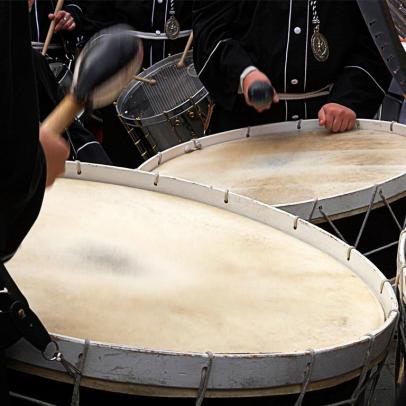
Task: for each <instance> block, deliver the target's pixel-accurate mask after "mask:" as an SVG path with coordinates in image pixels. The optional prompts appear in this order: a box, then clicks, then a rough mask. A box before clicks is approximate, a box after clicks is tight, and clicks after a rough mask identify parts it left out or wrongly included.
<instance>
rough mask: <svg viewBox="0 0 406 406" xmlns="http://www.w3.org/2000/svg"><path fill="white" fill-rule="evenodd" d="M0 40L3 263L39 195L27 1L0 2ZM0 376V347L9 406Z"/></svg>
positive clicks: (0, 397)
mask: <svg viewBox="0 0 406 406" xmlns="http://www.w3.org/2000/svg"><path fill="white" fill-rule="evenodd" d="M0 35H1V38H2V40H3V42H4V43H3V46H2V55H1V58H0V87H1V92H0V111H1V114H2V116H1V127H0V261H2V262H3V261H5V260H7V259H9V257H10V256H11V255H12V254H13V253H14V251H15V250H16V249H17V248H18V246H19V244H20V243H21V241H22V239H23V238H24V237H25V235H26V234H27V232H28V231H29V229H30V228H31V226H32V224H33V223H34V221H35V219H36V217H37V215H38V212H39V210H40V207H41V204H42V198H43V194H44V190H45V159H44V156H43V153H42V149H41V147H40V144H39V139H38V122H39V120H38V108H37V98H36V92H35V85H34V72H33V66H32V59H31V44H30V32H29V22H28V7H27V0H10V1H5V0H3V1H0ZM0 271H1V272H3V271H2V270H1V269H0ZM2 288H3V286H1V284H0V289H2ZM2 299H3V298H2ZM5 303H7V302H6V301H5ZM2 304H3V302H2ZM0 331H1V334H2V337H3V336H4V334H5V331H4V326H0ZM6 335H7V334H6ZM5 371H6V369H5V359H4V352H3V348H1V346H0V404H1V405H2V406H7V405H8V404H9V400H8V387H7V379H6V373H5Z"/></svg>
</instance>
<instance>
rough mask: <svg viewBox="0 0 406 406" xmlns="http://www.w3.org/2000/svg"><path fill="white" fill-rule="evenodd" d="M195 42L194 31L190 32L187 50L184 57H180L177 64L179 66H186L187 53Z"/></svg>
mask: <svg viewBox="0 0 406 406" xmlns="http://www.w3.org/2000/svg"><path fill="white" fill-rule="evenodd" d="M192 44H193V31H192V32H191V33H190V35H189V38H188V40H187V43H186V46H185V50H184V51H183V54H182V57H181V58H180V60H179V62H178V64H177V65H176V67H177V68H184V67H185V59H186V55H187V53H188V52H189V50H190V48H191V46H192Z"/></svg>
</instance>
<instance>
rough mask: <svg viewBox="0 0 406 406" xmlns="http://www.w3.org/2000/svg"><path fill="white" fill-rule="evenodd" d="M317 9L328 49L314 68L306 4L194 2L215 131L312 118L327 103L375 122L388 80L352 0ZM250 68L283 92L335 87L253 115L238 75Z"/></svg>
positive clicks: (322, 3) (322, 0) (199, 58)
mask: <svg viewBox="0 0 406 406" xmlns="http://www.w3.org/2000/svg"><path fill="white" fill-rule="evenodd" d="M317 11H318V16H319V19H320V32H321V33H322V34H323V35H324V36H325V37H326V38H327V40H328V44H329V50H330V54H329V58H328V59H327V61H325V62H318V61H317V60H316V59H315V57H314V56H313V53H312V50H311V47H310V38H311V36H312V33H313V25H312V8H311V6H310V1H306V0H283V1H282V0H279V1H278V0H275V1H266V0H255V1H254V0H252V1H236V0H233V1H222V0H214V1H205V0H200V1H195V3H194V10H193V17H194V21H193V30H194V35H195V43H194V58H195V65H196V68H197V71H198V72H199V76H200V79H201V81H202V82H203V84H204V85H205V86H206V88H207V89H208V91H209V92H210V93H211V95H212V96H213V98H214V100H215V103H216V107H215V113H214V115H213V123H212V128H213V129H214V130H215V131H220V130H228V129H231V128H238V127H245V126H249V125H256V124H264V123H270V122H278V121H287V120H297V119H306V118H316V117H317V113H318V110H319V109H320V107H321V106H322V105H323V104H325V103H329V102H333V103H339V104H341V105H344V106H346V107H349V108H350V109H352V110H354V111H355V113H356V114H357V117H359V118H372V117H373V116H374V114H375V113H376V111H377V110H378V107H379V105H380V103H381V101H382V98H383V96H384V94H385V92H386V89H387V87H388V85H389V81H390V74H389V72H388V70H387V68H386V67H385V65H384V63H383V61H382V59H381V57H380V55H379V53H378V50H377V49H376V47H375V45H374V42H373V40H372V38H371V36H370V34H369V32H368V29H367V27H366V25H365V23H364V20H363V18H362V15H361V13H360V11H359V9H358V6H357V3H356V1H353V0H347V1H333V0H318V1H317ZM248 66H255V67H257V68H258V69H259V70H261V71H263V72H264V73H265V74H266V75H267V76H268V77H269V78H270V80H271V82H272V84H273V85H274V87H275V89H276V91H277V92H280V93H304V92H311V91H316V90H319V89H321V88H323V87H325V86H326V85H329V84H333V85H334V86H333V89H332V91H331V93H330V95H329V96H326V97H318V98H315V99H307V100H306V101H289V102H287V101H280V102H279V103H278V104H275V105H273V106H272V107H271V109H270V110H269V111H266V112H264V113H257V112H256V111H255V110H254V109H253V108H252V107H248V106H247V105H246V104H245V101H244V99H243V96H242V95H239V94H238V88H239V81H240V75H241V73H242V72H243V71H244V69H245V68H247V67H248Z"/></svg>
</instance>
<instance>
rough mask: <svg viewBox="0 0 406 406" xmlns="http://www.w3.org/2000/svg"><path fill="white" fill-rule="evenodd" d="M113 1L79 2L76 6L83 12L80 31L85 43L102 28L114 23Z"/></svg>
mask: <svg viewBox="0 0 406 406" xmlns="http://www.w3.org/2000/svg"><path fill="white" fill-rule="evenodd" d="M115 3H116V2H115V1H114V0H80V1H76V4H77V5H78V6H79V7H80V8H81V10H82V12H83V17H82V24H81V29H82V33H83V35H84V37H85V42H86V41H87V40H89V39H90V38H91V37H92V36H93V35H94V34H96V33H97V32H98V31H100V30H102V29H103V28H107V27H110V26H111V25H114V24H115V23H116V5H115Z"/></svg>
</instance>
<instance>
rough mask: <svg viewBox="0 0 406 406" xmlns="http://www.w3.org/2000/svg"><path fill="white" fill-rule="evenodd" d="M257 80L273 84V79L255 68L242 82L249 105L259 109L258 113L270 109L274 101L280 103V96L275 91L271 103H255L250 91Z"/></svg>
mask: <svg viewBox="0 0 406 406" xmlns="http://www.w3.org/2000/svg"><path fill="white" fill-rule="evenodd" d="M256 82H264V83H269V84H271V81H270V80H269V78H268V76H266V75H265V74H264V73H262V72H261V71H259V70H258V69H256V70H253V71H252V72H250V73H249V74H248V75H247V76H246V77H245V78H244V80H243V83H242V91H243V94H244V98H245V102H246V103H247V105H248V106H251V107H253V108H254V109H255V110H256V111H258V113H262V112H263V111H265V110H268V109H270V108H271V106H272V103H278V102H279V97H278V95H277V93H276V92H274V94H273V97H272V101H270V102H269V103H265V104H258V103H254V102H253V101H252V100H251V99H250V97H249V95H248V93H249V89H250V87H251V86H252V85H253V84H254V83H256Z"/></svg>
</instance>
